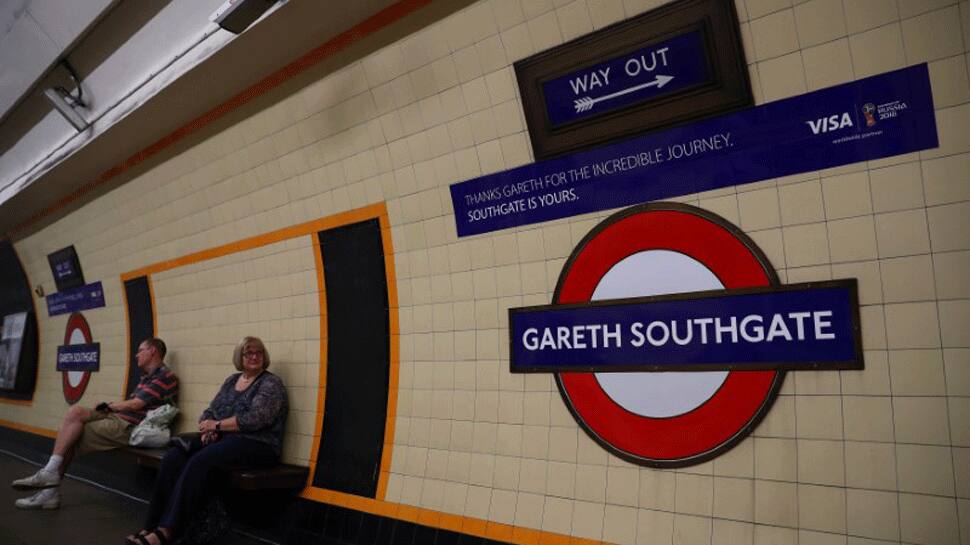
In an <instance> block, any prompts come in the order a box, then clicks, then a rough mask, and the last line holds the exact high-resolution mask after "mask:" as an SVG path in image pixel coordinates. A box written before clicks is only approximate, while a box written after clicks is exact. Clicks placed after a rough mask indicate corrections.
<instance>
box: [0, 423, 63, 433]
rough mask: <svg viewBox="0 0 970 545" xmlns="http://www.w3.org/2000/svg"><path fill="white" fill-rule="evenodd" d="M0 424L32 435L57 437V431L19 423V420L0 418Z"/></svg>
mask: <svg viewBox="0 0 970 545" xmlns="http://www.w3.org/2000/svg"><path fill="white" fill-rule="evenodd" d="M0 426H3V427H5V428H11V429H14V430H19V431H25V432H27V433H32V434H34V435H42V436H44V437H57V431H55V430H49V429H47V428H38V427H36V426H28V425H27V424H21V423H20V422H11V421H9V420H0Z"/></svg>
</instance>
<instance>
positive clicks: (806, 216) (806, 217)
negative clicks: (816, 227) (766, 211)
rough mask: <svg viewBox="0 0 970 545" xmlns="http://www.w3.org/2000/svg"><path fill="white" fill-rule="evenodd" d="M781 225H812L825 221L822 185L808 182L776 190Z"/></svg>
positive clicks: (813, 181)
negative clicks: (779, 206)
mask: <svg viewBox="0 0 970 545" xmlns="http://www.w3.org/2000/svg"><path fill="white" fill-rule="evenodd" d="M778 197H779V202H780V205H781V221H782V224H783V225H795V224H802V223H813V222H818V221H822V220H824V219H825V210H824V204H823V198H822V185H821V182H819V181H818V180H810V181H807V182H801V183H796V184H790V185H784V186H781V187H779V188H778Z"/></svg>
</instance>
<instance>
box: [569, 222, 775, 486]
mask: <svg viewBox="0 0 970 545" xmlns="http://www.w3.org/2000/svg"><path fill="white" fill-rule="evenodd" d="M778 285H779V282H778V279H777V276H776V275H775V273H774V270H773V269H772V267H771V265H770V263H769V262H768V260H767V258H766V257H765V256H764V254H763V253H762V252H761V251H760V250H759V249H758V248H757V246H755V244H754V243H753V242H752V241H751V240H750V239H749V238H748V237H747V236H745V235H744V234H743V233H742V232H740V231H739V230H738V229H737V228H735V227H734V226H732V225H730V224H729V223H727V222H726V221H724V220H723V219H721V218H720V217H718V216H716V215H714V214H711V213H709V212H706V211H704V210H701V209H698V208H695V207H691V206H686V205H681V204H673V203H656V204H647V205H641V206H636V207H633V208H629V209H626V210H623V211H621V212H619V213H617V214H615V215H613V216H611V217H609V218H607V219H606V220H604V221H603V222H602V223H600V224H599V225H598V226H596V227H595V228H594V229H593V230H592V231H591V232H590V233H589V234H588V235H587V236H586V238H584V239H583V240H582V241H581V242H580V243H579V245H578V246H577V247H576V249H575V250H574V251H573V254H572V255H571V256H570V258H569V260H568V261H567V262H566V264H565V266H564V267H563V270H562V273H561V275H560V277H559V282H558V285H557V286H556V291H555V295H554V299H553V304H555V305H568V304H570V303H587V302H591V301H600V300H607V299H622V298H634V297H644V296H657V295H664V294H674V293H681V292H698V291H706V290H724V289H735V288H756V287H769V286H778ZM784 375H785V371H784V370H782V369H767V370H766V369H761V370H730V369H723V370H713V371H668V372H595V373H591V372H559V373H556V381H557V384H558V386H559V390H560V393H561V394H562V397H563V400H564V401H565V403H566V405H567V407H568V408H569V410H570V411H571V412H572V414H573V415H574V416H575V418H576V420H577V421H578V422H579V424H580V425H581V426H582V427H583V428H584V429H585V430H586V432H587V433H589V435H590V436H591V437H592V438H593V439H594V440H596V441H597V442H598V443H600V444H601V445H602V446H604V447H605V448H607V449H608V450H610V451H611V452H613V453H614V454H616V455H618V456H620V457H622V458H625V459H627V460H630V461H634V462H637V463H641V464H644V465H649V466H655V467H678V466H685V465H691V464H696V463H700V462H703V461H705V460H707V459H709V458H711V457H714V456H717V455H718V454H720V453H722V452H724V451H726V450H727V449H729V448H731V447H732V446H734V445H735V444H736V443H737V442H739V441H740V440H741V439H743V438H744V437H745V436H746V435H747V434H748V433H749V432H750V430H751V429H752V428H753V427H754V426H755V425H756V424H757V423H758V422H759V421H760V420H761V419H762V418H763V417H764V415H765V413H766V412H767V411H768V409H769V408H770V407H771V404H772V402H773V401H774V399H775V397H776V395H777V393H778V390H779V388H780V387H781V384H782V382H783V380H784Z"/></svg>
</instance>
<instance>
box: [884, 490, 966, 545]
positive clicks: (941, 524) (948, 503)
mask: <svg viewBox="0 0 970 545" xmlns="http://www.w3.org/2000/svg"><path fill="white" fill-rule="evenodd" d="M899 529H900V537H901V538H902V539H903V540H904V541H907V542H911V543H956V542H957V541H958V540H959V539H960V537H959V536H960V529H959V523H958V520H957V506H956V501H955V500H954V499H953V498H938V497H933V496H919V495H915V494H900V495H899Z"/></svg>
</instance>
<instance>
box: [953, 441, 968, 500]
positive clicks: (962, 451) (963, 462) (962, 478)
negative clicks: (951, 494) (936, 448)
mask: <svg viewBox="0 0 970 545" xmlns="http://www.w3.org/2000/svg"><path fill="white" fill-rule="evenodd" d="M952 452H953V474H954V476H955V477H956V483H955V487H956V495H957V497H958V498H970V448H954V449H953V450H952Z"/></svg>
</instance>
